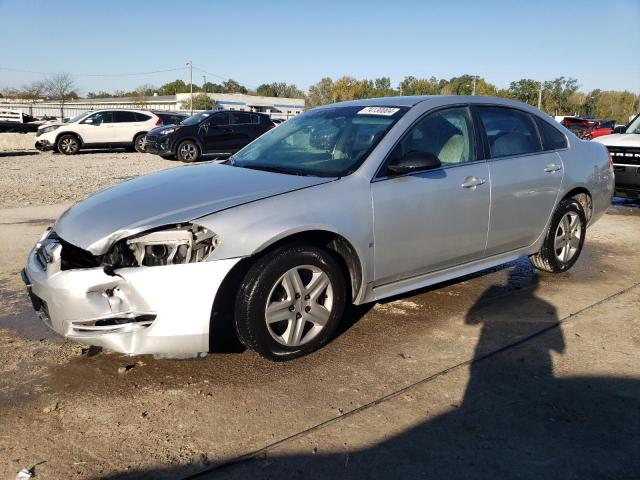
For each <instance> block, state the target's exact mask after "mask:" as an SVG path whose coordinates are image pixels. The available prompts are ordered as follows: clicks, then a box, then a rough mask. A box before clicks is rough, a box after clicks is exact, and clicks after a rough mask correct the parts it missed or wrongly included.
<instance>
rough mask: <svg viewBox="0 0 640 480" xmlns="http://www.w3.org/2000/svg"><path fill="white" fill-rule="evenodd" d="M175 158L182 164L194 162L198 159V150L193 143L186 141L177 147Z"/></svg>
mask: <svg viewBox="0 0 640 480" xmlns="http://www.w3.org/2000/svg"><path fill="white" fill-rule="evenodd" d="M176 156H177V157H178V160H181V161H183V162H195V161H196V160H198V158H200V149H199V148H198V145H197V144H196V143H195V142H192V141H191V140H187V141H185V142H182V143H181V144H180V145H178V148H177V149H176Z"/></svg>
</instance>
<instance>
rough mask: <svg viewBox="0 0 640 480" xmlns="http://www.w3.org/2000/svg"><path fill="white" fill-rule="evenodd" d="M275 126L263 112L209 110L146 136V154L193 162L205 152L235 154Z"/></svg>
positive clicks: (155, 129) (152, 131) (159, 128)
mask: <svg viewBox="0 0 640 480" xmlns="http://www.w3.org/2000/svg"><path fill="white" fill-rule="evenodd" d="M274 126H275V124H274V123H273V122H272V121H271V119H270V118H269V116H268V115H265V114H263V113H253V112H235V111H228V110H213V111H206V112H201V113H196V114H195V115H193V116H191V117H189V118H187V119H185V120H183V121H182V122H180V124H178V125H170V126H166V127H158V128H154V129H153V130H151V131H150V132H149V133H148V134H147V137H146V143H145V151H146V152H147V153H155V154H157V155H160V156H161V157H163V158H173V157H174V156H175V157H177V158H178V160H182V161H183V162H194V161H196V160H198V158H200V155H202V154H203V153H217V154H231V153H235V152H237V151H238V150H240V149H241V148H242V147H244V146H245V145H247V144H248V143H250V142H252V141H253V140H254V139H256V138H257V137H259V136H260V135H262V134H263V133H264V132H266V131H267V130H270V129H271V128H273V127H274Z"/></svg>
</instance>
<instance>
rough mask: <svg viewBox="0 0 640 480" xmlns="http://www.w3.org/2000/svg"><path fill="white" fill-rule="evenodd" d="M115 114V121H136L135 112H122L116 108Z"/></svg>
mask: <svg viewBox="0 0 640 480" xmlns="http://www.w3.org/2000/svg"><path fill="white" fill-rule="evenodd" d="M113 114H114V117H115V119H114V122H115V123H133V122H135V121H136V116H135V115H134V114H133V112H122V111H119V110H116V111H115V112H113Z"/></svg>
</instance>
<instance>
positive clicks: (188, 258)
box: [102, 224, 218, 268]
mask: <svg viewBox="0 0 640 480" xmlns="http://www.w3.org/2000/svg"><path fill="white" fill-rule="evenodd" d="M217 244H218V239H217V237H216V235H215V233H213V232H212V231H211V230H208V229H206V228H204V227H201V226H200V225H193V224H181V225H176V226H174V227H171V228H164V229H161V230H155V231H152V232H146V233H142V234H140V235H136V236H134V237H130V238H128V239H125V240H121V241H120V242H118V243H116V244H115V245H114V246H113V247H112V249H111V250H110V251H109V253H107V254H106V255H105V256H104V257H103V260H102V263H103V265H105V266H109V267H112V268H121V267H135V266H145V267H156V266H160V265H179V264H184V263H195V262H201V261H202V260H204V259H206V258H207V257H208V256H209V254H210V253H211V252H212V251H213V250H214V249H215V248H216V246H217Z"/></svg>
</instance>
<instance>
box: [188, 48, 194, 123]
mask: <svg viewBox="0 0 640 480" xmlns="http://www.w3.org/2000/svg"><path fill="white" fill-rule="evenodd" d="M187 66H188V67H189V91H190V95H189V96H190V97H191V115H193V61H192V60H189V61H188V62H187Z"/></svg>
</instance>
